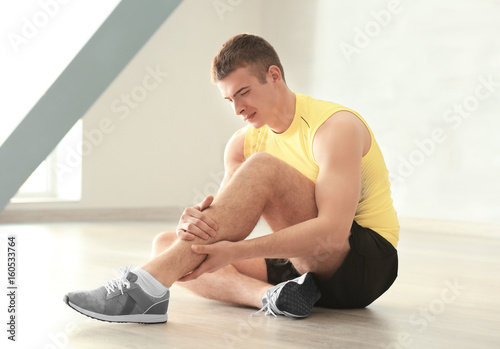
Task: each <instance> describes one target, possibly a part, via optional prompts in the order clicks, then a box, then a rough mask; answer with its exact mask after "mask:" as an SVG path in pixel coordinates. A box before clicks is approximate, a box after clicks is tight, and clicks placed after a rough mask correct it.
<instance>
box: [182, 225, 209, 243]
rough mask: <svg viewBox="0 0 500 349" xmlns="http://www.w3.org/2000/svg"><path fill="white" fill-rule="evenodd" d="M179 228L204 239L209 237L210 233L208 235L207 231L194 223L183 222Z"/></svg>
mask: <svg viewBox="0 0 500 349" xmlns="http://www.w3.org/2000/svg"><path fill="white" fill-rule="evenodd" d="M178 229H179V230H184V231H186V232H187V233H188V234H192V235H194V236H198V237H200V238H202V239H204V240H206V239H208V238H209V237H210V235H208V234H207V233H206V232H204V231H203V230H202V229H200V228H198V227H197V226H196V225H194V223H189V222H186V223H182V224H180V225H179V227H178Z"/></svg>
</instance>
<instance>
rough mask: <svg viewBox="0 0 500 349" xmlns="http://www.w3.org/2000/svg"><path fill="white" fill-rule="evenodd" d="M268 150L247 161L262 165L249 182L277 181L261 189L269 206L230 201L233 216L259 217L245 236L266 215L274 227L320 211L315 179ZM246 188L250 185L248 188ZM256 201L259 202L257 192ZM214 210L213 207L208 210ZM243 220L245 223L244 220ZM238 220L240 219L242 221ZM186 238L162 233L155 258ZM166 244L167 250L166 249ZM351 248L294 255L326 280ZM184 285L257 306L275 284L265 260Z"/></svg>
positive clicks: (241, 264)
mask: <svg viewBox="0 0 500 349" xmlns="http://www.w3.org/2000/svg"><path fill="white" fill-rule="evenodd" d="M264 155H265V156H262V158H263V159H259V162H257V163H255V164H253V163H248V164H246V165H249V166H258V167H259V168H258V172H259V173H258V174H257V175H255V174H254V175H253V176H251V177H249V178H245V182H246V183H247V184H248V185H249V186H252V185H253V184H251V183H250V182H252V181H255V182H257V183H259V179H260V180H261V182H260V184H262V188H264V189H265V185H269V183H270V184H271V186H272V187H273V188H272V189H266V191H267V192H264V193H263V194H261V195H263V197H265V198H266V200H265V201H266V202H265V203H264V205H262V204H259V205H256V206H251V207H248V208H246V207H241V206H239V205H236V206H229V207H231V208H232V209H233V212H234V216H233V217H239V210H242V209H243V210H245V211H246V212H245V213H248V211H251V213H252V215H251V216H252V217H253V218H254V220H252V224H250V225H249V226H244V227H243V228H244V232H245V236H246V235H248V234H249V233H250V231H251V230H252V229H253V227H254V226H255V224H256V221H257V220H258V217H259V216H260V215H262V216H263V217H264V218H265V219H266V221H267V222H268V224H269V225H270V227H271V228H272V230H273V231H277V230H281V229H284V228H286V227H289V226H292V225H295V224H298V223H300V222H303V221H306V220H308V219H312V218H314V217H316V216H317V208H316V202H315V199H314V184H313V183H312V182H311V181H310V180H308V179H307V178H306V177H304V176H303V175H302V174H300V173H299V172H297V171H296V170H294V169H293V168H291V167H290V166H288V165H286V164H285V163H283V162H281V161H279V160H276V159H274V158H272V157H270V156H269V155H267V154H264ZM254 159H255V158H254ZM233 179H234V180H237V181H239V180H241V178H238V175H237V174H235V178H233ZM230 184H232V183H230ZM238 188H239V187H238V186H233V187H230V186H229V185H228V187H227V188H226V189H227V190H236V189H238ZM262 188H261V189H262ZM242 189H245V190H246V189H247V188H242ZM245 190H243V191H245ZM221 194H223V193H221ZM236 194H237V197H238V194H239V197H242V200H243V201H246V200H244V199H243V197H245V198H246V197H247V196H246V195H242V194H241V193H238V191H237V190H236ZM269 194H272V195H269ZM261 199H262V197H261ZM217 201H218V202H221V203H222V204H221V206H219V207H221V208H223V207H224V206H225V203H224V196H223V197H218V198H217ZM251 201H252V202H253V197H252V199H251ZM262 207H263V208H262ZM214 208H217V207H213V206H212V207H211V208H210V209H214ZM261 208H262V209H261ZM208 212H209V211H208V210H207V213H208ZM254 212H255V213H254ZM210 213H212V212H210ZM209 216H210V217H211V218H212V219H214V220H215V221H216V222H217V223H218V225H219V234H220V230H221V228H222V227H226V228H227V222H226V221H225V220H220V218H218V217H217V214H216V213H215V214H214V215H212V214H210V215H209ZM218 219H219V220H218ZM237 220H238V219H237ZM239 221H240V223H241V219H240V220H239ZM254 222H255V223H254ZM243 223H245V222H243ZM232 224H238V222H236V223H232ZM229 226H232V225H229ZM218 238H219V239H220V235H218ZM243 238H244V237H243ZM201 241H204V240H201V239H199V240H198V242H195V243H199V242H201ZM180 242H182V243H187V242H183V241H181V240H177V239H176V236H175V233H162V234H160V235H159V236H158V237H157V238H156V239H155V244H154V251H153V254H154V255H155V256H158V257H156V258H154V259H153V261H159V259H160V258H162V257H163V256H164V254H168V253H170V252H171V251H170V249H167V248H168V247H170V246H172V247H175V246H176V245H177V244H179V243H180ZM209 243H210V241H209ZM165 249H167V250H166V251H165V252H162V251H164V250H165ZM348 251H349V244H346V248H345V249H344V250H343V251H339V253H337V254H332V253H331V252H329V251H322V250H321V248H319V249H318V254H317V255H315V256H311V257H309V258H302V259H294V260H292V262H293V263H294V265H295V266H296V268H297V269H298V270H299V271H300V272H301V273H305V272H307V271H313V272H315V273H316V275H317V276H318V277H320V278H322V279H325V278H327V277H329V276H331V275H332V274H333V273H334V272H335V270H336V269H337V268H338V266H340V264H341V263H342V261H343V260H344V258H345V256H346V255H347V252H348ZM202 260H203V258H200V262H199V263H201V261H202ZM320 262H321V263H320ZM160 265H161V264H160ZM145 268H146V270H148V269H147V268H148V265H146V266H145ZM148 271H149V272H150V273H152V274H153V275H154V276H155V277H157V278H158V279H160V281H163V282H164V283H165V285H169V284H168V282H172V283H173V282H175V280H173V281H168V282H165V279H161V278H160V277H161V275H160V274H161V269H157V272H158V273H159V274H157V275H155V274H154V273H155V271H154V270H151V269H150V270H148ZM186 272H187V271H186ZM159 276H160V277H159ZM181 276H182V275H181ZM181 285H182V286H185V287H186V288H188V289H191V290H192V291H194V292H195V293H197V294H199V295H201V296H203V297H206V298H210V299H217V300H223V301H228V302H233V303H238V304H244V305H250V306H256V307H260V304H261V303H260V302H261V299H262V295H263V294H264V292H265V291H266V289H268V288H269V287H270V286H271V285H269V284H268V283H267V270H266V265H265V262H264V260H263V259H258V260H247V261H240V262H237V263H234V264H233V265H231V266H228V267H226V268H223V269H221V270H220V271H218V272H216V273H213V274H205V275H202V276H201V277H200V278H198V279H197V280H193V281H189V282H185V283H184V282H183V283H181ZM235 287H236V288H235Z"/></svg>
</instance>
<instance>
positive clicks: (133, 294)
mask: <svg viewBox="0 0 500 349" xmlns="http://www.w3.org/2000/svg"><path fill="white" fill-rule="evenodd" d="M136 280H137V275H136V274H134V273H133V272H131V271H130V267H129V268H124V269H122V275H121V277H119V278H117V279H114V280H111V281H108V282H107V283H106V284H105V285H104V286H101V287H99V288H97V289H95V290H91V291H81V292H71V293H68V294H67V295H65V296H64V302H65V303H66V304H68V305H69V306H70V307H71V308H73V309H75V310H76V311H78V312H80V313H82V314H84V315H87V316H89V317H91V318H94V319H97V320H102V321H109V322H135V323H147V324H151V323H160V322H166V321H167V309H168V301H169V298H170V291H169V290H167V291H166V292H165V294H164V295H162V296H161V297H153V296H151V295H149V294H148V293H146V292H145V291H144V290H143V289H142V288H141V286H139V285H138V284H137V283H135V281H136Z"/></svg>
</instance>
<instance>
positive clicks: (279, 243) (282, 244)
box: [234, 217, 350, 259]
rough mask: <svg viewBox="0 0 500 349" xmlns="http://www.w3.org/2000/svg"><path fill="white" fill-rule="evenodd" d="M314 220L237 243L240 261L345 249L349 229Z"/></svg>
mask: <svg viewBox="0 0 500 349" xmlns="http://www.w3.org/2000/svg"><path fill="white" fill-rule="evenodd" d="M345 225H346V224H345V223H344V226H342V224H335V223H333V224H332V222H331V221H330V220H326V219H322V218H319V217H318V218H314V219H311V220H308V221H305V222H302V223H299V224H296V225H293V226H291V227H288V228H286V229H283V230H280V231H277V232H275V233H273V234H269V235H266V236H262V237H258V238H255V239H249V240H242V241H239V242H236V243H235V246H234V247H235V248H236V250H237V255H238V256H239V259H251V258H301V257H311V256H315V255H322V254H325V253H335V252H336V251H339V250H341V249H342V247H343V245H344V243H345V241H346V240H347V237H348V236H349V232H350V225H349V226H348V227H346V226H345Z"/></svg>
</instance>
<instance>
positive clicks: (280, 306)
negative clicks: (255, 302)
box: [257, 273, 321, 318]
mask: <svg viewBox="0 0 500 349" xmlns="http://www.w3.org/2000/svg"><path fill="white" fill-rule="evenodd" d="M320 297H321V293H320V291H319V288H318V285H317V283H316V279H315V277H314V275H313V274H312V273H306V274H304V275H302V276H300V277H298V278H296V279H293V280H289V281H285V282H282V283H280V284H278V285H276V286H273V287H271V288H269V289H268V290H267V291H266V293H265V294H264V296H263V297H262V309H260V310H259V311H258V312H257V313H259V312H261V311H264V310H265V311H266V315H269V314H272V315H274V316H276V315H285V316H288V317H292V318H304V317H307V316H309V314H311V311H312V309H313V306H314V303H316V302H317V301H318V299H319V298H320Z"/></svg>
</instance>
